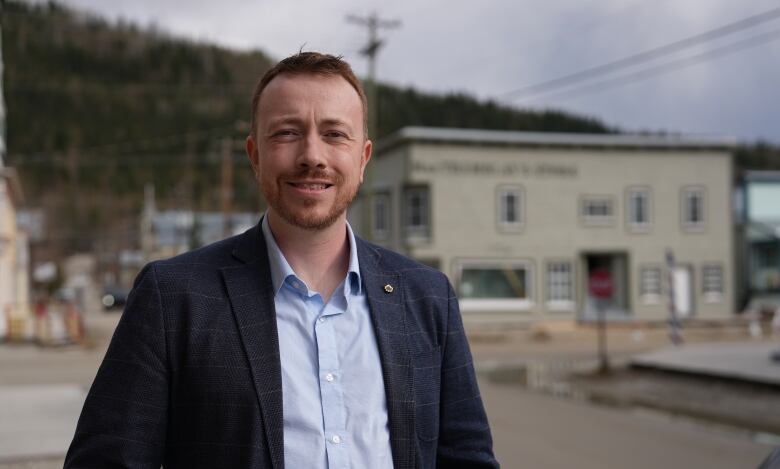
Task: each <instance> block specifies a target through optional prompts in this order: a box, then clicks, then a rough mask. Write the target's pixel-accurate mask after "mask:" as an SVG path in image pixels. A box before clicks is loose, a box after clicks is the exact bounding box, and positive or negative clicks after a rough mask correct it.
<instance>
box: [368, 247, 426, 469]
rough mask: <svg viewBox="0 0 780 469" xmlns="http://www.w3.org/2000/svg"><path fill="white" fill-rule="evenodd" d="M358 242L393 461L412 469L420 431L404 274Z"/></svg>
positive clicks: (398, 467) (400, 466)
mask: <svg viewBox="0 0 780 469" xmlns="http://www.w3.org/2000/svg"><path fill="white" fill-rule="evenodd" d="M356 242H357V246H358V256H359V263H360V274H361V277H362V279H363V285H364V287H365V291H366V296H367V298H368V306H369V309H370V310H371V320H372V323H373V326H374V333H375V335H376V340H377V345H378V347H379V357H380V359H381V360H382V377H383V379H384V382H385V394H386V398H387V414H388V420H389V423H390V446H391V448H392V452H393V465H394V467H395V468H396V469H406V468H410V469H411V468H413V467H414V459H415V444H414V438H413V437H414V435H415V434H416V433H415V431H414V428H415V424H414V395H413V388H412V366H411V363H410V359H409V345H408V343H407V333H406V322H405V321H406V314H405V310H404V303H403V294H402V292H403V288H402V278H401V276H400V275H398V273H397V272H394V271H387V272H385V271H383V270H382V268H381V267H380V262H381V258H380V254H379V253H378V252H377V251H376V250H375V249H374V248H372V247H371V246H369V245H368V244H366V243H365V242H364V241H362V240H360V239H356ZM386 286H390V288H386Z"/></svg>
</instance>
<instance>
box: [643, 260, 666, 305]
mask: <svg viewBox="0 0 780 469" xmlns="http://www.w3.org/2000/svg"><path fill="white" fill-rule="evenodd" d="M653 270H654V271H657V272H658V291H648V290H647V289H645V278H646V277H645V272H648V271H653ZM638 278H639V299H640V300H641V301H642V303H643V304H646V305H655V304H659V303H660V302H661V299H662V298H663V295H664V268H663V266H661V265H660V264H642V265H640V266H639V276H638Z"/></svg>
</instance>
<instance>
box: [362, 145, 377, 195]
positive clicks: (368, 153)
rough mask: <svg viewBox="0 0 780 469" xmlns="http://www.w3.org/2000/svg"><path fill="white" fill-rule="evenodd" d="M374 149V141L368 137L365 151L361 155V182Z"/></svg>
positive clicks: (364, 147) (364, 146)
mask: <svg viewBox="0 0 780 469" xmlns="http://www.w3.org/2000/svg"><path fill="white" fill-rule="evenodd" d="M373 149H374V143H373V142H372V141H371V140H368V139H366V142H365V143H364V144H363V152H362V153H361V155H360V183H361V184H363V174H364V173H365V171H366V166H367V165H368V162H369V161H370V160H371V152H372V151H373Z"/></svg>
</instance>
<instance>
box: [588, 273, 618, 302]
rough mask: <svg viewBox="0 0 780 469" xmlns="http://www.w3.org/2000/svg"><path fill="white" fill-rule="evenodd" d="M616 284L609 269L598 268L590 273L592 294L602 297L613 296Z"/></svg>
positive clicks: (589, 285) (589, 283)
mask: <svg viewBox="0 0 780 469" xmlns="http://www.w3.org/2000/svg"><path fill="white" fill-rule="evenodd" d="M614 288H615V286H614V284H613V283H612V274H611V273H610V272H609V270H607V269H597V270H594V271H593V272H591V273H590V278H589V279H588V290H589V291H590V294H591V295H593V296H595V297H596V298H600V299H603V300H604V299H607V298H612V291H613V290H614Z"/></svg>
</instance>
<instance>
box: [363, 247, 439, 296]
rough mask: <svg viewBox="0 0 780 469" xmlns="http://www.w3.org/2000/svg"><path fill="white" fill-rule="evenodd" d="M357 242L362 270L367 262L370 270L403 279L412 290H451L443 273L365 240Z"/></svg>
mask: <svg viewBox="0 0 780 469" xmlns="http://www.w3.org/2000/svg"><path fill="white" fill-rule="evenodd" d="M357 242H358V246H359V248H358V249H359V252H361V253H362V254H363V255H362V256H361V257H362V258H361V259H360V262H361V268H363V266H364V260H365V261H367V263H368V264H369V268H374V269H376V270H377V273H381V274H383V275H398V276H401V277H403V279H404V284H405V285H406V286H407V288H410V289H412V290H420V291H431V290H436V291H445V292H446V291H448V290H450V284H449V279H448V278H447V276H446V275H444V274H443V273H442V272H440V271H438V270H436V269H434V268H432V267H430V266H427V265H425V264H421V263H420V262H418V261H415V260H413V259H410V258H408V257H406V256H404V255H403V254H399V253H397V252H395V251H391V250H390V249H387V248H383V247H381V246H377V245H375V244H372V243H369V242H367V241H365V240H362V239H358V240H357ZM442 294H443V293H442Z"/></svg>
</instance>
